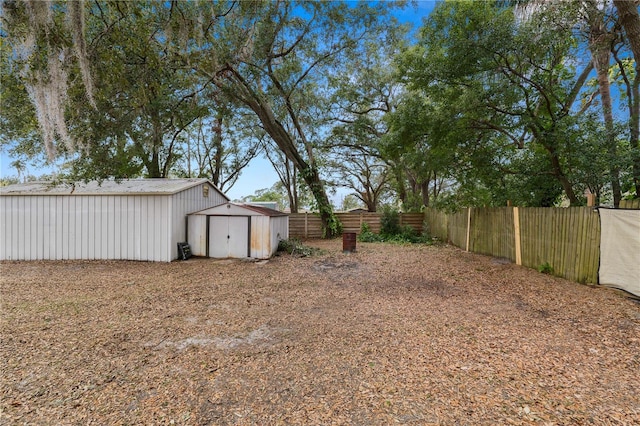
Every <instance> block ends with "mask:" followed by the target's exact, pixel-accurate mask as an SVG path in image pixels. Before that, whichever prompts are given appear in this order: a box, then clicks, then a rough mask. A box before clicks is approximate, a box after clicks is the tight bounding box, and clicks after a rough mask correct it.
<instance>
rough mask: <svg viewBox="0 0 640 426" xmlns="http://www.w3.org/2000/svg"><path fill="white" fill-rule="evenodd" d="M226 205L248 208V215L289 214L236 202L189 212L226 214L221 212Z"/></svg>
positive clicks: (224, 210)
mask: <svg viewBox="0 0 640 426" xmlns="http://www.w3.org/2000/svg"><path fill="white" fill-rule="evenodd" d="M227 206H234V207H237V208H240V209H244V210H249V212H247V213H248V214H249V215H251V213H253V214H254V215H255V214H256V213H257V214H258V215H261V216H272V217H275V216H289V215H288V214H287V213H284V212H281V211H278V210H273V209H270V208H267V207H260V206H253V205H250V204H238V203H226V204H221V205H219V206H215V207H209V208H207V209H204V210H200V211H198V212H193V213H191V214H200V215H206V214H210V215H214V216H215V215H216V214H219V215H221V216H226V215H225V214H222V213H226V210H227Z"/></svg>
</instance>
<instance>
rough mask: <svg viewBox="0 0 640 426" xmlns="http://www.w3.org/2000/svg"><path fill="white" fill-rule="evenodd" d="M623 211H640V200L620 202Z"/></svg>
mask: <svg viewBox="0 0 640 426" xmlns="http://www.w3.org/2000/svg"><path fill="white" fill-rule="evenodd" d="M620 208H621V209H640V198H636V199H635V200H620Z"/></svg>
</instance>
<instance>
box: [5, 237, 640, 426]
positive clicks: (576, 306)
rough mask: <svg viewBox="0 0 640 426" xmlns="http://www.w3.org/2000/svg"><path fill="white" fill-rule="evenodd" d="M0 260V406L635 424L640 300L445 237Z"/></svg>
mask: <svg viewBox="0 0 640 426" xmlns="http://www.w3.org/2000/svg"><path fill="white" fill-rule="evenodd" d="M307 244H308V245H313V246H317V247H322V248H323V249H324V250H325V253H324V254H321V255H318V256H313V257H307V258H297V257H292V256H289V255H284V256H278V257H275V258H274V259H272V260H270V261H268V262H247V261H231V260H225V261H214V260H211V259H190V260H188V261H180V262H173V263H171V264H158V263H144V262H110V261H99V262H90V261H86V262H83V261H65V262H4V263H2V264H1V265H0V267H1V270H0V272H1V278H0V283H1V286H0V292H1V293H0V297H1V303H2V305H1V342H0V361H1V364H0V365H1V369H2V370H1V372H0V424H38V425H47V424H51V425H59V424H78V425H89V424H93V425H106V424H115V425H130V424H145V425H146V424H176V425H182V424H184V425H229V424H238V425H278V424H283V425H290V424H313V425H333V424H336V425H338V424H340V425H342V424H348V425H390V424H416V425H497V424H539V425H589V424H593V425H638V424H640V379H639V374H638V373H639V372H640V305H639V304H637V303H635V302H632V301H630V300H628V299H626V298H625V297H623V296H622V295H621V294H619V293H617V292H614V291H612V290H608V289H604V288H600V287H589V286H585V285H580V284H576V283H572V282H569V281H566V280H563V279H560V278H555V277H551V276H548V275H543V274H539V273H538V272H537V271H533V270H530V269H526V268H522V267H518V266H515V265H513V264H510V263H508V262H505V261H502V260H500V259H495V258H491V257H486V256H480V255H475V254H470V253H465V252H464V251H461V250H459V249H457V248H453V247H448V246H400V245H389V244H377V243H372V244H365V243H358V252H357V253H355V254H343V253H342V251H341V249H342V245H341V244H342V242H341V240H334V241H328V242H327V241H310V242H307Z"/></svg>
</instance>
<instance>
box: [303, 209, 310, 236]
mask: <svg viewBox="0 0 640 426" xmlns="http://www.w3.org/2000/svg"><path fill="white" fill-rule="evenodd" d="M308 215H309V213H307V212H304V237H305V238H309V220H308V219H307V217H308Z"/></svg>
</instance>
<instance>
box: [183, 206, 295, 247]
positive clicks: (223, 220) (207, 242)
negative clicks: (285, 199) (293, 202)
mask: <svg viewBox="0 0 640 426" xmlns="http://www.w3.org/2000/svg"><path fill="white" fill-rule="evenodd" d="M187 220H188V231H187V241H188V242H189V245H190V246H191V252H192V253H193V254H194V255H196V256H207V257H215V258H228V257H232V258H247V257H252V258H256V259H268V258H270V257H271V256H273V254H274V253H275V252H276V251H277V250H278V243H279V242H280V240H286V239H287V238H289V215H287V214H286V213H282V212H279V211H277V210H272V209H268V208H266V207H259V206H252V205H247V204H234V203H226V204H222V205H219V206H216V207H212V208H208V209H204V210H201V211H198V212H195V213H192V214H190V215H189V216H188V219H187Z"/></svg>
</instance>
